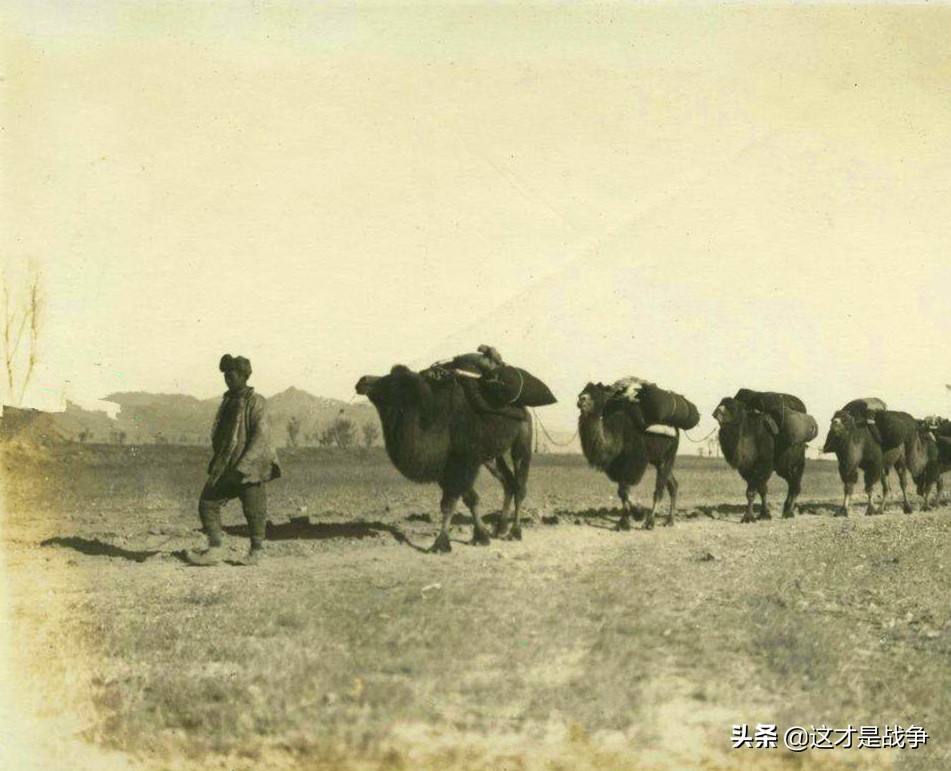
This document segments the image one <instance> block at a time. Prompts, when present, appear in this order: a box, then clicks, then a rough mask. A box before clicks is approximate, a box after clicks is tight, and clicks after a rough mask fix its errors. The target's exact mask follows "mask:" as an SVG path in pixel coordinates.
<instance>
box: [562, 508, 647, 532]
mask: <svg viewBox="0 0 951 771" xmlns="http://www.w3.org/2000/svg"><path fill="white" fill-rule="evenodd" d="M648 511H650V509H648V508H647V507H646V506H637V505H635V506H634V508H633V510H632V511H631V519H633V520H634V521H635V522H641V521H643V519H644V517H645V516H647V512H648ZM548 520H549V521H552V520H554V521H553V522H552V524H555V523H557V522H559V521H563V522H574V523H575V524H576V525H587V526H588V527H595V528H598V529H599V530H617V525H618V522H620V521H621V509H620V508H609V507H607V506H602V507H601V508H597V509H595V508H591V509H579V510H578V511H571V510H570V509H558V510H556V511H555V514H554V517H550V518H548ZM543 521H544V520H543Z"/></svg>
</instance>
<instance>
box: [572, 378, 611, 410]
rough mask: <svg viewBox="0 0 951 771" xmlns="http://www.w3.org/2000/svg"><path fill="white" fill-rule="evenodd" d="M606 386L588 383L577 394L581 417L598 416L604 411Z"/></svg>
mask: <svg viewBox="0 0 951 771" xmlns="http://www.w3.org/2000/svg"><path fill="white" fill-rule="evenodd" d="M606 400H607V386H605V385H604V383H588V384H587V385H586V386H585V387H584V388H582V389H581V393H580V394H578V409H579V410H581V414H582V415H599V414H601V412H603V411H604V402H605V401H606Z"/></svg>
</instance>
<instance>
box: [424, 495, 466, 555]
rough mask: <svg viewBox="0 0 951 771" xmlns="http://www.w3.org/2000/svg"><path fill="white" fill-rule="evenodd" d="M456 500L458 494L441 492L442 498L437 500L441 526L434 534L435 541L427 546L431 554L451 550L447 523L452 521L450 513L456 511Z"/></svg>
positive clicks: (457, 500) (457, 499)
mask: <svg viewBox="0 0 951 771" xmlns="http://www.w3.org/2000/svg"><path fill="white" fill-rule="evenodd" d="M458 502H459V496H458V495H454V494H452V493H447V492H444V493H443V495H442V500H441V501H440V502H439V510H440V512H441V513H442V527H440V528H439V535H437V536H436V541H435V543H434V544H433V545H432V546H430V547H429V551H430V553H431V554H439V553H442V552H451V551H452V545H451V544H450V543H449V525H450V524H451V523H452V515H453V514H455V513H456V504H457V503H458Z"/></svg>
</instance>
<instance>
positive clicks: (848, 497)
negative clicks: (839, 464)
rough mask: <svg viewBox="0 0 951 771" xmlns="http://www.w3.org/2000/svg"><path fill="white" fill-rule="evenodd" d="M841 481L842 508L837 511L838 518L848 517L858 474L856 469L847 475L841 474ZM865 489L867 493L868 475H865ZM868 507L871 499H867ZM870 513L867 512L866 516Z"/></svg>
mask: <svg viewBox="0 0 951 771" xmlns="http://www.w3.org/2000/svg"><path fill="white" fill-rule="evenodd" d="M843 477H844V478H843V479H842V491H843V492H842V508H841V509H839V516H840V517H847V516H849V507H850V506H851V505H852V493H853V492H855V483H856V482H857V481H858V478H859V472H858V469H852V470H851V471H850V472H848V473H847V474H843ZM865 488H866V492H868V474H867V473H866V475H865ZM869 505H871V498H869ZM870 513H871V512H870V511H867V512H866V514H870Z"/></svg>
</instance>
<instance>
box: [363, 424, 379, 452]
mask: <svg viewBox="0 0 951 771" xmlns="http://www.w3.org/2000/svg"><path fill="white" fill-rule="evenodd" d="M379 436H380V429H379V428H377V426H376V423H373V422H372V421H371V422H368V423H364V424H363V443H364V444H365V445H366V446H367V447H372V446H373V443H374V442H375V441H376V440H377V437H379Z"/></svg>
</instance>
